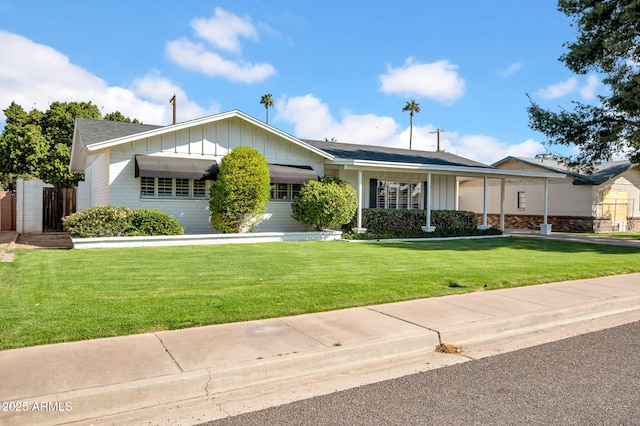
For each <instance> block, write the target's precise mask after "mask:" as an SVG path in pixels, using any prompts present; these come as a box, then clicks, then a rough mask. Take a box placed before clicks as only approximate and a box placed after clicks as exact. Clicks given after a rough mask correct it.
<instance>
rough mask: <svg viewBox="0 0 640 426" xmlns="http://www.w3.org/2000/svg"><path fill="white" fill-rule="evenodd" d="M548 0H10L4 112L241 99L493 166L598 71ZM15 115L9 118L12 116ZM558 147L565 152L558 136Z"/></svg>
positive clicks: (184, 105) (160, 110) (160, 118)
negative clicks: (537, 108) (531, 120)
mask: <svg viewBox="0 0 640 426" xmlns="http://www.w3.org/2000/svg"><path fill="white" fill-rule="evenodd" d="M570 24H571V21H570V20H569V18H567V17H566V16H565V15H563V14H561V13H560V12H558V11H557V9H556V2H555V1H552V0H539V1H514V0H486V1H482V2H479V1H472V0H462V1H458V2H443V1H432V0H418V1H413V0H408V1H405V2H400V3H395V4H392V2H388V1H350V2H345V1H344V0H342V1H333V0H328V1H323V2H304V1H299V0H297V1H290V0H279V1H271V2H267V1H243V0H233V1H195V0H184V1H177V0H176V1H168V0H135V1H118V0H116V1H111V2H104V1H86V0H66V1H53V0H50V1H44V0H40V1H38V0H0V109H5V108H6V107H7V106H8V105H9V104H10V103H11V101H16V102H17V103H19V104H21V105H22V106H23V107H24V108H25V109H27V110H29V109H31V108H34V107H35V108H37V109H39V110H46V109H47V107H48V104H49V103H50V102H52V101H89V100H90V101H92V102H93V103H95V104H96V105H98V106H99V107H101V108H102V110H103V112H104V113H107V112H112V111H115V110H119V111H121V112H122V113H124V114H125V115H127V116H130V117H132V118H133V117H135V118H138V119H140V120H141V121H143V122H144V123H148V124H171V116H172V111H171V108H172V107H171V104H170V103H169V99H170V98H171V97H172V96H173V94H174V93H175V94H176V95H177V99H178V114H177V115H178V121H186V120H189V119H193V118H197V117H202V116H206V115H210V114H214V113H218V112H223V111H229V110H233V109H239V110H241V111H243V112H245V113H247V114H250V115H252V116H254V117H256V118H259V119H261V120H264V119H265V109H264V107H263V106H262V105H260V103H259V101H260V97H261V96H262V95H263V94H265V93H271V94H272V95H273V98H274V102H275V106H274V108H273V109H270V111H269V123H270V124H271V125H273V126H275V127H278V128H280V129H282V130H284V131H286V132H288V133H290V134H292V135H294V136H297V137H300V138H308V139H320V140H323V139H325V138H328V139H331V138H335V139H336V140H338V141H340V142H349V143H358V144H371V145H385V146H395V147H404V148H408V145H409V115H408V113H406V112H402V108H403V107H404V105H405V104H406V102H407V101H409V100H411V99H415V100H416V101H417V102H418V103H419V104H420V108H421V111H420V113H418V114H416V115H415V116H414V119H413V147H414V149H422V150H435V146H436V135H435V134H434V133H433V132H434V131H435V130H436V129H437V128H440V129H443V130H445V132H443V133H441V148H442V149H445V150H446V151H449V152H452V153H454V154H459V155H463V156H465V157H469V158H472V159H475V160H477V161H481V162H484V163H489V164H490V163H493V162H494V161H497V160H499V159H501V158H503V157H505V156H507V155H519V156H533V155H535V154H537V153H541V152H544V151H545V148H544V147H543V146H542V145H541V144H540V142H542V141H544V140H545V139H544V135H542V134H540V133H538V132H534V131H532V130H531V129H529V127H528V117H527V112H526V107H527V105H528V102H529V101H528V99H527V96H526V94H529V95H530V96H531V97H532V99H534V100H535V101H536V102H538V103H540V105H542V106H545V107H546V106H548V107H552V108H554V109H556V108H557V107H559V106H564V107H567V108H571V104H570V101H571V100H580V101H582V102H587V103H588V102H593V101H594V100H595V99H596V98H595V96H597V95H598V94H600V93H601V91H602V90H604V89H603V87H602V86H601V84H600V80H599V77H598V76H596V75H573V74H572V73H571V72H570V71H569V70H567V69H566V67H565V66H564V64H562V63H561V62H560V61H558V57H559V56H560V55H561V54H562V53H563V52H564V48H563V43H565V42H569V41H573V40H574V38H575V31H574V29H573V28H572V27H571V26H570ZM3 120H4V116H3V115H2V116H0V126H2V121H3ZM555 150H556V151H557V152H559V153H561V154H567V153H569V152H566V151H564V152H563V151H560V150H558V149H555Z"/></svg>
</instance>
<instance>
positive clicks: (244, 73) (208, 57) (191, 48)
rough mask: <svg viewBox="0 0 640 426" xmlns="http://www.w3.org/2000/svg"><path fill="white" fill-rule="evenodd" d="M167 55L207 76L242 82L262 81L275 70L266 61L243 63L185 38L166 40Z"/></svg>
mask: <svg viewBox="0 0 640 426" xmlns="http://www.w3.org/2000/svg"><path fill="white" fill-rule="evenodd" d="M167 55H168V56H169V58H170V59H171V60H172V61H174V62H176V63H177V64H180V65H181V66H183V67H185V68H188V69H191V70H194V71H199V72H201V73H203V74H205V75H208V76H209V77H224V78H227V79H229V80H232V81H238V82H242V83H256V82H260V81H264V80H266V79H267V78H269V77H271V76H272V75H273V74H275V71H276V70H275V68H273V66H272V65H271V64H267V63H263V64H255V65H254V64H243V63H238V62H235V61H230V60H228V59H224V58H223V57H222V56H220V55H218V54H217V53H215V52H211V51H206V50H205V49H204V46H203V45H202V44H200V43H193V42H191V41H189V40H185V39H178V40H173V41H170V42H168V43H167Z"/></svg>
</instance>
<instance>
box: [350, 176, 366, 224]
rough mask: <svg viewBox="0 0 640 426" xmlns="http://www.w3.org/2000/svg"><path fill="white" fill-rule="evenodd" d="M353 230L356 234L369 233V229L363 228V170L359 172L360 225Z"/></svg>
mask: <svg viewBox="0 0 640 426" xmlns="http://www.w3.org/2000/svg"><path fill="white" fill-rule="evenodd" d="M351 230H352V231H353V232H355V233H356V234H362V233H365V232H367V228H363V227H362V170H358V224H357V227H356V228H352V229H351Z"/></svg>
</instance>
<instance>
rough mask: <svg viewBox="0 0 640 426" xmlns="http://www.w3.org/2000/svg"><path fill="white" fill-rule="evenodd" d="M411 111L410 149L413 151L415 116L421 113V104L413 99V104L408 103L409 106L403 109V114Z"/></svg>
mask: <svg viewBox="0 0 640 426" xmlns="http://www.w3.org/2000/svg"><path fill="white" fill-rule="evenodd" d="M405 111H409V149H411V139H412V137H413V114H414V113H416V114H417V113H419V112H420V104H419V103H417V102H416V100H415V99H412V100H411V102H407V104H406V105H405V106H404V108H402V112H405Z"/></svg>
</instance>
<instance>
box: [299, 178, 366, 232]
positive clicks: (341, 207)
mask: <svg viewBox="0 0 640 426" xmlns="http://www.w3.org/2000/svg"><path fill="white" fill-rule="evenodd" d="M291 210H292V211H293V218H294V219H296V220H297V221H298V222H300V223H302V224H303V225H306V226H313V227H314V228H315V229H316V230H317V231H321V230H322V228H327V227H340V226H341V225H343V224H345V223H349V222H350V221H351V219H353V217H354V215H355V214H356V211H357V210H358V195H357V194H356V191H355V189H353V187H351V185H349V184H348V183H347V182H345V181H343V180H340V179H338V178H334V177H327V176H325V177H323V178H322V179H320V180H311V181H309V182H307V183H305V184H304V185H303V186H302V188H301V189H300V194H299V195H297V196H296V197H295V198H294V199H293V203H292V204H291Z"/></svg>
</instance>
